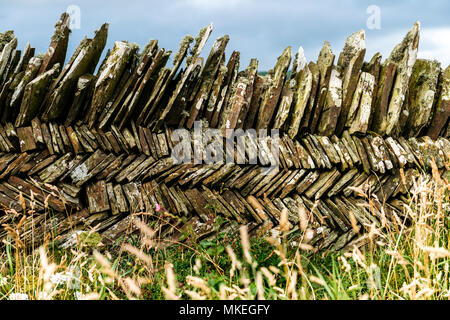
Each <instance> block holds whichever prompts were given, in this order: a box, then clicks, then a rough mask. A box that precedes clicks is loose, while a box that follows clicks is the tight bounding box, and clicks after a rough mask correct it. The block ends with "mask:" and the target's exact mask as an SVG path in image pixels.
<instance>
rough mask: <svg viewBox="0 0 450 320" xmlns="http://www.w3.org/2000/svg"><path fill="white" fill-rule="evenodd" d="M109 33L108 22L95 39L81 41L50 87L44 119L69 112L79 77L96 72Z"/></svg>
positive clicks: (52, 118) (54, 117)
mask: <svg viewBox="0 0 450 320" xmlns="http://www.w3.org/2000/svg"><path fill="white" fill-rule="evenodd" d="M107 34H108V24H106V23H105V24H104V25H102V27H101V28H100V29H99V30H98V31H96V33H95V36H94V38H93V39H86V38H85V39H84V40H83V41H81V43H80V45H79V46H78V48H77V50H76V51H75V53H74V55H73V56H72V58H71V59H70V61H69V62H68V63H67V64H66V66H65V67H64V69H63V71H62V72H61V73H60V75H59V77H58V78H57V79H56V80H55V82H54V83H53V85H52V86H51V87H50V88H49V92H48V95H47V97H46V101H45V104H46V108H45V111H44V113H43V114H42V119H43V120H44V121H49V120H54V119H58V118H59V117H60V116H61V115H63V114H64V113H65V112H67V109H68V108H69V106H70V103H69V102H70V100H71V99H72V98H73V95H74V89H75V88H76V85H77V81H78V78H79V77H81V76H82V75H83V74H86V73H90V74H92V73H93V72H94V70H95V67H96V66H97V63H98V60H99V59H100V55H101V54H102V51H103V48H104V47H105V45H106V38H107Z"/></svg>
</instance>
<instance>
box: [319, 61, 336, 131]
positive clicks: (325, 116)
mask: <svg viewBox="0 0 450 320" xmlns="http://www.w3.org/2000/svg"><path fill="white" fill-rule="evenodd" d="M341 107H342V79H341V75H340V73H339V71H338V70H337V69H336V68H333V70H332V71H331V76H330V82H329V87H328V91H327V93H326V97H325V101H324V106H323V108H322V115H321V118H320V122H319V125H318V127H317V132H318V133H319V134H321V135H325V136H331V135H332V134H333V133H334V132H335V129H336V124H337V121H338V118H339V114H340V112H341Z"/></svg>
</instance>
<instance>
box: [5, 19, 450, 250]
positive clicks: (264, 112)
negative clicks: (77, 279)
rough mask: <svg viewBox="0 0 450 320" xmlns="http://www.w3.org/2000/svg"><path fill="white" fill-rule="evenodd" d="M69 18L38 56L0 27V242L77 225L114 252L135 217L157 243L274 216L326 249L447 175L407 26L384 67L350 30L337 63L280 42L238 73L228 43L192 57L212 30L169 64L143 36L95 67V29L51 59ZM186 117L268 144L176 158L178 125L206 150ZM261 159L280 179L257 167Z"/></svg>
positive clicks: (436, 85)
mask: <svg viewBox="0 0 450 320" xmlns="http://www.w3.org/2000/svg"><path fill="white" fill-rule="evenodd" d="M69 20H70V18H69V16H68V15H67V14H63V15H62V16H61V18H60V20H59V21H58V22H57V23H56V25H55V32H54V35H53V37H52V38H51V42H50V46H49V49H48V51H47V52H46V53H45V54H44V55H38V56H35V50H34V48H32V47H31V46H30V45H29V44H27V45H26V47H25V48H24V50H23V52H22V51H21V50H18V49H17V39H16V37H15V36H14V33H13V32H12V31H7V32H5V33H0V53H1V55H0V111H1V112H0V116H1V118H0V206H1V209H0V225H2V226H3V227H1V228H0V238H1V239H3V240H4V239H6V237H7V234H8V233H7V230H8V228H6V227H5V226H6V225H11V226H14V225H16V224H17V223H18V222H19V221H20V220H21V219H22V218H23V217H25V218H24V220H23V219H22V221H21V222H20V223H21V226H22V228H23V230H24V231H23V232H22V233H21V234H20V237H21V239H22V241H24V243H27V244H30V243H31V242H32V241H34V243H38V242H41V241H43V240H44V238H45V235H46V234H47V233H49V232H51V233H53V235H55V236H57V237H58V238H59V239H61V240H62V241H64V240H67V239H69V240H70V239H71V238H72V236H73V234H74V233H73V232H78V231H79V230H89V229H91V228H94V229H95V230H96V231H97V232H99V233H100V234H101V235H102V237H103V240H102V241H103V242H104V243H106V244H108V243H113V242H114V241H115V240H117V239H118V238H119V237H121V236H122V235H123V234H125V233H128V232H132V231H133V230H134V229H133V223H132V221H133V219H134V218H135V217H137V216H140V218H143V219H144V220H145V221H146V222H147V223H150V224H151V225H152V226H153V227H157V228H160V230H161V235H162V237H163V238H164V239H167V242H169V243H170V241H174V240H180V239H182V238H183V237H182V233H183V232H184V231H187V230H191V231H193V234H194V235H195V236H196V237H197V238H198V239H202V238H206V237H210V236H213V235H214V234H215V233H216V231H217V226H220V228H219V230H220V231H221V232H228V233H231V234H234V233H236V232H237V230H238V226H239V225H242V224H246V225H247V226H248V227H249V230H250V231H251V234H253V235H255V236H263V235H264V234H266V233H267V232H276V230H277V226H278V225H279V220H280V217H281V212H282V211H283V210H287V212H288V217H289V222H290V223H291V224H292V225H293V226H294V229H293V232H292V233H291V238H292V239H293V240H295V239H300V238H301V239H303V240H302V241H306V242H308V243H309V244H311V245H313V246H314V247H315V248H316V249H318V250H321V249H328V250H340V249H342V248H346V247H349V246H351V245H353V244H357V245H363V244H364V243H365V241H367V237H365V236H364V235H363V234H364V231H365V230H369V229H370V228H371V226H372V225H374V224H375V225H377V226H379V227H381V228H383V227H386V226H387V225H390V224H392V223H395V222H399V221H407V215H406V213H405V212H404V210H403V207H404V204H405V202H407V195H408V194H409V193H410V192H411V190H412V188H413V187H414V181H415V179H416V178H417V177H418V176H419V175H420V174H422V175H427V174H430V171H431V169H430V168H431V167H432V166H434V165H435V166H436V168H437V170H438V171H439V173H440V174H441V175H442V176H443V177H444V178H445V179H449V163H450V142H449V140H448V138H449V135H450V129H449V115H450V94H449V93H450V67H447V68H446V69H443V68H442V67H441V65H440V63H439V62H437V61H430V60H422V59H416V57H417V51H418V47H419V31H420V25H419V23H416V24H415V25H414V26H413V28H412V29H411V30H410V31H409V32H408V34H407V35H406V37H405V38H404V40H403V41H402V42H401V43H400V44H398V45H397V46H396V47H395V48H394V50H393V51H392V53H391V55H390V56H389V57H388V58H387V59H386V60H384V61H382V57H381V55H380V54H379V53H377V54H375V55H374V56H373V57H372V58H371V59H370V60H369V62H365V58H366V57H365V52H366V48H365V35H364V31H359V32H356V33H354V34H352V35H351V36H350V37H349V38H348V39H347V41H346V43H345V46H344V48H343V50H342V52H341V53H340V55H339V56H338V57H337V59H336V56H335V54H334V53H333V52H332V50H331V47H330V44H329V43H328V42H325V43H324V46H323V48H322V50H321V51H320V54H319V57H318V59H317V61H316V62H312V61H311V62H308V61H307V60H306V58H305V56H304V53H303V49H302V48H301V47H300V48H299V50H298V51H297V52H296V53H295V55H293V54H292V50H291V48H290V47H287V48H286V49H285V50H284V51H283V53H282V54H281V56H280V57H279V58H278V61H277V62H276V65H275V66H274V68H273V69H271V70H269V71H268V72H267V74H266V75H261V74H259V73H258V61H257V60H256V59H251V61H250V64H249V65H248V67H246V68H244V69H243V70H241V69H242V68H241V67H240V56H239V52H238V51H234V52H233V53H232V54H231V56H230V58H229V59H228V61H227V60H226V58H225V48H226V45H227V43H228V41H229V37H228V36H227V35H225V36H223V37H220V38H218V39H217V40H216V41H215V42H214V43H213V45H212V48H211V50H210V52H209V55H208V56H207V58H206V60H204V59H203V58H202V57H201V56H200V53H201V52H202V50H203V49H204V48H205V45H206V43H207V40H208V38H209V36H210V34H211V32H212V28H213V26H212V25H209V26H207V27H205V28H203V29H202V30H201V31H200V32H199V34H198V36H197V37H196V38H195V39H194V38H193V37H191V36H186V37H185V38H183V39H182V41H181V43H180V48H179V50H178V51H177V53H175V54H174V55H173V57H172V65H169V64H168V60H169V57H170V56H172V52H171V51H168V50H166V49H164V48H159V46H158V41H157V40H151V41H150V42H149V43H148V44H147V45H146V46H145V48H143V50H142V51H140V50H139V47H138V46H137V45H136V44H133V43H128V42H126V41H117V42H115V44H114V47H113V48H112V49H111V50H108V52H107V54H106V58H105V59H104V60H103V61H100V57H101V55H102V52H103V51H104V49H105V44H106V39H107V34H108V25H107V24H104V25H103V26H101V28H100V29H99V30H97V31H96V32H95V35H94V37H93V38H92V39H89V38H85V39H83V41H82V42H81V43H80V45H79V46H78V48H77V49H76V50H75V52H74V53H73V55H72V56H71V57H70V58H69V60H68V62H67V63H66V64H65V65H64V61H66V51H67V44H68V39H69V36H70V30H69ZM291 62H292V64H291ZM99 63H100V66H99V68H98V71H97V72H95V70H96V68H97V65H98V64H99ZM195 121H201V122H202V124H203V127H204V128H215V129H219V130H220V131H221V133H222V134H223V135H224V137H223V139H226V133H227V129H256V130H259V131H261V130H263V129H278V130H280V138H279V139H277V141H276V145H277V146H278V148H277V150H276V152H274V150H273V148H270V147H269V146H271V145H273V144H274V143H275V142H274V141H272V139H273V138H272V137H270V136H268V137H265V138H264V137H256V138H252V137H251V136H249V137H248V138H247V139H248V140H247V142H248V143H249V145H252V146H254V147H255V148H254V149H250V151H249V150H246V151H244V152H241V153H240V152H239V149H238V148H234V149H233V150H232V152H233V153H232V154H233V157H234V158H235V159H236V160H237V159H240V160H241V162H240V163H241V164H238V163H212V164H205V163H199V164H197V163H195V162H194V161H192V162H190V163H176V162H175V160H174V158H173V157H171V155H172V150H173V148H174V147H175V145H176V144H177V143H178V140H177V139H176V137H174V130H176V129H178V128H185V129H187V130H189V132H190V135H191V136H192V141H191V144H192V145H190V146H189V149H191V150H195V152H198V153H199V154H203V153H204V152H205V150H204V149H202V148H204V146H201V145H199V144H197V143H195V135H196V132H195V130H194V127H195ZM224 141H225V140H224ZM234 143H236V142H234ZM224 145H226V144H225V143H224ZM199 148H200V149H199ZM236 150H237V151H236ZM251 150H253V151H251ZM254 150H260V151H261V152H259V153H255V152H254ZM275 158H276V159H278V160H279V171H278V172H277V173H275V174H272V175H267V174H265V172H264V171H262V170H261V168H262V167H267V166H268V165H269V164H270V160H271V159H275ZM253 159H257V162H256V163H254V162H253V161H252V160H253ZM368 199H369V200H368ZM369 201H370V207H368V206H367V205H366V204H367V203H369ZM305 214H306V215H307V217H308V218H307V219H308V221H309V226H308V232H307V233H304V232H305V230H302V229H303V228H302V227H301V226H300V225H301V224H300V223H299V222H300V218H301V217H302V215H305ZM174 227H175V228H174ZM358 230H359V231H358Z"/></svg>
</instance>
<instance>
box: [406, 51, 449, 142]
mask: <svg viewBox="0 0 450 320" xmlns="http://www.w3.org/2000/svg"><path fill="white" fill-rule="evenodd" d="M440 71H441V64H440V63H439V62H437V61H430V60H422V59H418V60H417V61H416V63H415V64H414V68H413V71H412V75H411V80H410V82H409V91H408V100H407V102H406V108H405V110H403V113H404V114H405V118H406V119H407V120H406V123H405V124H404V127H401V128H399V131H400V133H402V129H403V133H404V135H406V136H415V137H416V136H418V135H419V134H420V132H421V131H422V129H423V128H424V127H425V126H426V125H428V124H429V122H430V120H431V119H430V117H431V114H432V112H433V104H434V102H435V99H436V95H437V93H436V91H437V84H438V78H439V73H440Z"/></svg>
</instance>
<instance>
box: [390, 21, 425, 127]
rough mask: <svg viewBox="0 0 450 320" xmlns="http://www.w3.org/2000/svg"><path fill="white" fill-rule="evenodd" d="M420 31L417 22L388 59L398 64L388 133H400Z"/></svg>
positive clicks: (391, 100)
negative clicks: (401, 118)
mask: <svg viewBox="0 0 450 320" xmlns="http://www.w3.org/2000/svg"><path fill="white" fill-rule="evenodd" d="M419 31H420V23H419V22H416V23H415V24H414V26H413V28H412V29H411V30H410V31H409V32H408V34H407V35H406V37H405V38H404V39H403V41H402V42H401V43H400V44H398V45H397V46H396V47H395V48H394V50H393V51H392V53H391V55H390V56H389V58H388V60H387V61H389V62H394V63H396V64H397V65H398V67H397V76H396V78H395V82H394V86H393V88H392V96H391V99H390V102H389V107H388V112H387V123H386V134H387V135H393V134H397V133H398V132H397V130H398V127H397V126H398V122H399V119H400V115H401V113H402V111H403V105H404V103H405V99H406V92H407V90H408V86H409V80H410V77H411V74H412V70H413V66H414V64H415V62H416V57H417V50H418V47H419Z"/></svg>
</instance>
